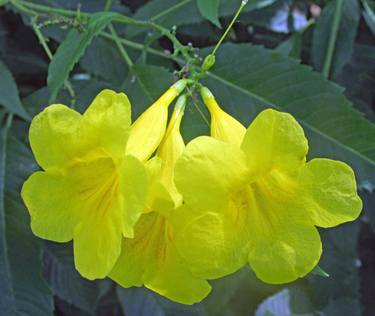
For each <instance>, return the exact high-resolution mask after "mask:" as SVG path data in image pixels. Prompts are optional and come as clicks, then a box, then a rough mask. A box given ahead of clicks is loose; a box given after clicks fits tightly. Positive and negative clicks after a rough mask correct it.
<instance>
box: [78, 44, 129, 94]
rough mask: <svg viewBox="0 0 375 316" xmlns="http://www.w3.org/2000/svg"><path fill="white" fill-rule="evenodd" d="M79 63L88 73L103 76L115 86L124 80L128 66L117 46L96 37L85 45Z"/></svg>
mask: <svg viewBox="0 0 375 316" xmlns="http://www.w3.org/2000/svg"><path fill="white" fill-rule="evenodd" d="M80 65H81V66H82V67H83V68H84V69H85V70H86V71H87V72H88V73H90V74H93V75H95V76H97V77H99V78H103V79H105V80H106V81H108V82H109V83H111V84H112V85H115V86H116V87H118V86H120V85H121V84H122V83H123V82H124V74H126V73H127V72H128V67H127V65H126V64H125V63H124V60H123V59H122V57H121V54H120V53H119V51H118V49H117V46H116V45H115V44H114V43H113V42H112V41H109V40H108V39H105V38H101V37H97V38H95V39H94V40H93V41H92V43H91V44H90V45H89V46H88V47H87V49H86V52H85V54H84V56H83V58H82V60H81V62H80Z"/></svg>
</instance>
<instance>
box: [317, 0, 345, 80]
mask: <svg viewBox="0 0 375 316" xmlns="http://www.w3.org/2000/svg"><path fill="white" fill-rule="evenodd" d="M343 4H344V1H343V0H336V6H335V13H334V16H333V22H332V29H331V34H330V37H329V42H328V48H327V53H326V56H325V59H324V65H323V70H322V73H323V76H324V77H326V78H328V77H329V74H330V71H331V66H332V59H333V54H334V52H335V45H336V40H337V35H338V33H339V28H340V22H341V16H342V9H343Z"/></svg>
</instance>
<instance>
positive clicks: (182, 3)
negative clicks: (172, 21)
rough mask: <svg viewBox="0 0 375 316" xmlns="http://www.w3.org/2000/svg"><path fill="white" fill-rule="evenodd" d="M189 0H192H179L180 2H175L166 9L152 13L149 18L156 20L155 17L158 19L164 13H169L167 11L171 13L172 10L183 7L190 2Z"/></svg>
mask: <svg viewBox="0 0 375 316" xmlns="http://www.w3.org/2000/svg"><path fill="white" fill-rule="evenodd" d="M191 1H192V0H184V1H181V2H179V3H177V4H175V5H174V6H171V7H169V8H168V9H166V10H164V11H162V12H160V13H158V14H156V15H154V16H153V17H152V18H151V19H150V20H151V21H156V20H157V19H160V18H161V17H163V16H165V15H167V14H169V13H171V12H173V11H175V10H177V9H179V8H181V7H183V6H184V5H186V4H188V3H190V2H191Z"/></svg>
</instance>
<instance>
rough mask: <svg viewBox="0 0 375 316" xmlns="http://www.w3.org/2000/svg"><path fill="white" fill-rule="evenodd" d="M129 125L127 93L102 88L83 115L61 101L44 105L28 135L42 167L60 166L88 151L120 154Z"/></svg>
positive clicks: (116, 155) (123, 149)
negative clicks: (45, 106)
mask: <svg viewBox="0 0 375 316" xmlns="http://www.w3.org/2000/svg"><path fill="white" fill-rule="evenodd" d="M129 126H130V103H129V100H128V98H127V97H126V95H125V94H123V93H119V94H117V93H115V92H113V91H111V90H103V91H102V92H101V93H99V94H98V95H97V97H96V98H95V100H94V101H93V103H92V104H91V105H90V106H89V108H88V109H87V111H86V112H85V113H84V115H83V116H81V115H80V114H79V113H78V112H76V111H74V110H72V109H69V108H68V107H66V106H64V105H61V104H55V105H51V106H49V107H47V108H46V109H44V110H43V112H41V113H40V114H38V115H37V116H35V117H34V119H33V121H32V123H31V126H30V131H29V138H30V144H31V148H32V150H33V152H34V155H35V158H36V160H37V162H38V164H39V165H40V166H41V167H42V168H43V169H52V168H59V167H60V168H61V167H65V166H67V165H68V164H72V163H73V161H74V160H77V159H78V160H79V159H82V157H85V158H86V159H87V158H88V155H91V156H98V155H99V156H104V155H107V156H108V155H109V156H112V157H121V156H123V155H124V151H125V146H126V141H127V138H128V134H129V130H130V127H129ZM91 159H92V158H91Z"/></svg>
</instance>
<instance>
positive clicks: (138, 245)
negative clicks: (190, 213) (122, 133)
mask: <svg viewBox="0 0 375 316" xmlns="http://www.w3.org/2000/svg"><path fill="white" fill-rule="evenodd" d="M184 105H185V96H181V97H180V98H179V99H178V101H177V103H176V107H175V110H174V112H173V114H172V117H171V120H170V123H169V125H168V128H167V132H166V134H165V136H164V138H163V140H162V142H161V145H160V147H159V149H158V151H157V155H156V157H154V158H153V159H151V160H150V162H149V163H148V170H149V177H150V181H151V183H152V184H151V190H150V191H151V192H150V199H149V203H148V209H147V211H146V213H145V214H143V215H142V217H141V219H140V220H139V222H138V223H137V225H136V227H135V236H134V239H128V238H125V239H124V241H123V245H122V253H121V256H120V258H119V260H118V261H117V263H116V265H115V267H114V269H113V270H112V272H111V273H110V275H109V276H110V277H111V278H112V279H113V280H115V281H116V282H117V283H119V284H120V285H122V286H124V287H130V286H141V285H145V286H146V287H148V288H150V289H152V290H153V291H155V292H157V293H159V294H161V295H164V296H166V297H168V298H170V299H172V300H174V301H176V302H180V303H183V304H192V303H195V302H198V301H201V300H202V299H203V298H204V297H205V296H207V294H208V293H209V291H210V286H209V284H208V283H207V281H205V280H204V279H200V278H197V277H194V276H193V275H192V274H191V272H190V270H189V268H188V267H187V266H186V265H185V264H184V262H183V260H182V258H181V257H180V255H179V254H178V252H177V249H176V248H175V245H174V238H175V237H174V234H175V233H174V228H173V226H172V225H171V223H170V221H169V218H170V214H172V213H173V212H174V211H175V207H176V206H177V205H180V204H181V203H182V201H181V196H180V194H179V193H178V192H177V190H176V187H175V185H174V183H173V173H174V171H173V170H174V166H175V163H176V160H177V159H178V157H179V156H180V155H181V153H182V152H183V150H184V148H185V145H184V141H183V139H182V137H181V134H180V131H179V129H180V122H181V118H182V116H183V110H184Z"/></svg>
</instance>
